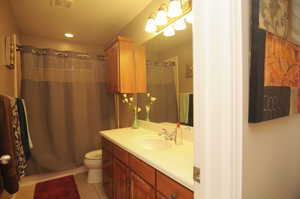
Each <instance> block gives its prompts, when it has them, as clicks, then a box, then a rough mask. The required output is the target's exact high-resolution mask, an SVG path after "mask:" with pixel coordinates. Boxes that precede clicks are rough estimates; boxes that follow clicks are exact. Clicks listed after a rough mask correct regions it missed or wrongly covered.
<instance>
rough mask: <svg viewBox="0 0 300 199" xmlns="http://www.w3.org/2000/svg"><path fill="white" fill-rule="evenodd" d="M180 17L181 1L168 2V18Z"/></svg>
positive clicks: (171, 0)
mask: <svg viewBox="0 0 300 199" xmlns="http://www.w3.org/2000/svg"><path fill="white" fill-rule="evenodd" d="M180 15H182V8H181V1H180V0H170V4H169V8H168V16H169V17H170V18H173V17H178V16H180Z"/></svg>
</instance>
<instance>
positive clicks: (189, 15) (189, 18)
mask: <svg viewBox="0 0 300 199" xmlns="http://www.w3.org/2000/svg"><path fill="white" fill-rule="evenodd" d="M186 21H187V22H188V23H193V13H192V12H190V13H189V14H188V15H187V16H186Z"/></svg>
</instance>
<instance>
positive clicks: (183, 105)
mask: <svg viewBox="0 0 300 199" xmlns="http://www.w3.org/2000/svg"><path fill="white" fill-rule="evenodd" d="M179 121H180V123H182V124H186V123H188V121H189V94H188V93H180V94H179Z"/></svg>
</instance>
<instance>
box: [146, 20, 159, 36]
mask: <svg viewBox="0 0 300 199" xmlns="http://www.w3.org/2000/svg"><path fill="white" fill-rule="evenodd" d="M156 30H157V27H156V23H155V21H154V19H153V18H149V19H148V21H147V24H146V27H145V31H146V32H150V33H152V32H156Z"/></svg>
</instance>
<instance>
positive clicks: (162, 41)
mask: <svg viewBox="0 0 300 199" xmlns="http://www.w3.org/2000/svg"><path fill="white" fill-rule="evenodd" d="M192 43H193V42H192V25H190V24H189V25H188V26H187V29H185V30H181V31H176V35H175V36H172V37H166V36H164V35H163V34H160V35H158V36H156V37H155V38H153V39H152V40H150V41H148V42H147V43H146V44H145V46H146V59H147V88H148V93H147V94H138V104H139V107H142V111H141V112H140V113H139V119H141V120H148V121H151V122H171V123H176V122H180V123H182V124H186V125H190V126H192V125H193V47H192Z"/></svg>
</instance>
